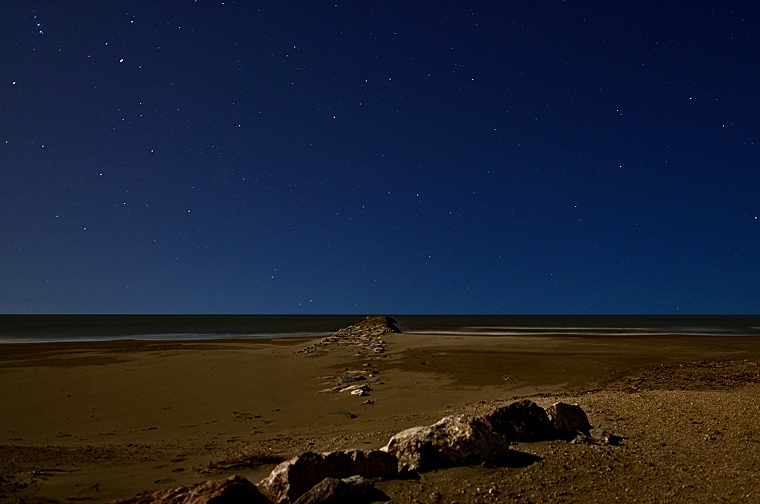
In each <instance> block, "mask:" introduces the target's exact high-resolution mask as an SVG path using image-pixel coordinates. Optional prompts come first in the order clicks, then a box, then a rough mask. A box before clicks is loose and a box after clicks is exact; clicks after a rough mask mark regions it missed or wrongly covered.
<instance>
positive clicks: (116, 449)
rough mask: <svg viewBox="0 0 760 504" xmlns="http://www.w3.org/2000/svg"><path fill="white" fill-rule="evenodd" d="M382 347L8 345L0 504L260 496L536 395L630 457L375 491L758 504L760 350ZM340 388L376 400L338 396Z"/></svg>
mask: <svg viewBox="0 0 760 504" xmlns="http://www.w3.org/2000/svg"><path fill="white" fill-rule="evenodd" d="M382 339H383V340H384V342H385V348H384V353H378V354H376V355H370V356H367V355H362V356H357V352H356V349H355V348H354V347H353V346H351V345H347V346H340V345H332V346H329V347H325V349H324V351H323V352H322V353H319V354H305V353H303V352H300V353H299V350H302V349H304V348H306V347H309V346H310V345H311V344H312V343H314V341H313V340H312V341H309V340H302V339H283V340H263V341H252V340H248V341H243V340H236V341H223V342H202V343H199V342H192V343H190V342H188V343H177V342H149V343H148V342H129V341H125V342H108V343H67V344H24V345H15V344H8V345H2V346H0V405H2V407H0V500H2V501H8V502H14V501H16V502H78V501H86V502H105V501H109V500H114V499H123V498H128V497H131V496H134V495H137V494H139V493H143V492H148V491H154V490H158V489H161V488H171V487H177V486H180V485H187V484H191V483H195V482H199V481H203V480H208V479H217V478H222V477H226V476H230V475H232V474H240V475H242V476H245V477H247V478H248V479H250V480H251V481H253V482H258V481H260V480H261V479H262V478H264V477H265V476H266V475H267V474H268V473H269V471H271V469H272V468H273V467H274V465H275V464H276V463H278V462H279V461H281V460H284V459H287V458H289V457H291V456H294V455H297V454H299V453H301V452H303V451H306V450H311V451H327V450H334V449H348V448H362V449H368V448H379V447H381V446H383V445H384V444H385V443H386V442H387V441H388V439H389V438H390V436H391V435H392V434H394V433H395V432H398V431H400V430H403V429H405V428H408V427H411V426H414V425H426V424H430V423H433V422H434V421H436V420H438V419H439V418H441V417H442V416H445V415H449V414H454V413H478V414H479V413H484V412H486V411H488V410H489V409H492V408H493V407H495V406H498V405H503V404H506V403H508V402H510V401H511V400H513V399H515V398H522V397H530V398H532V399H534V400H535V401H536V402H538V403H539V404H540V405H542V406H547V405H549V404H551V403H553V402H556V401H557V400H563V401H567V402H574V403H578V404H580V405H581V406H582V407H583V408H584V409H585V410H586V412H587V413H588V416H589V420H590V421H591V423H592V424H593V425H594V426H599V427H602V428H604V429H606V430H607V431H609V432H611V433H613V434H616V435H619V436H622V437H623V440H622V442H621V444H620V445H619V446H596V445H587V444H573V443H568V442H564V441H556V442H542V443H534V444H520V445H518V446H516V447H515V449H516V451H515V455H516V456H515V457H513V460H512V463H510V464H508V465H507V466H504V467H483V466H475V467H463V468H454V469H445V470H438V471H433V472H429V473H425V474H422V475H421V476H420V477H419V479H406V480H393V481H382V482H379V483H377V485H376V486H377V487H378V488H379V489H380V490H382V491H383V492H384V493H385V494H386V495H387V496H388V497H389V498H390V499H391V501H392V502H447V503H449V502H459V503H467V502H612V501H618V502H760V493H759V492H758V485H757V482H758V481H760V420H758V418H760V366H758V363H760V338H757V337H725V336H722V337H707V336H698V337H697V336H695V337H690V336H670V337H668V336H657V337H595V338H592V337H587V338H586V337H570V336H562V335H557V336H540V337H474V336H440V335H419V334H386V335H383V337H382ZM341 377H343V379H344V380H350V379H361V378H357V377H362V378H364V379H363V380H362V383H364V384H369V385H370V386H371V390H370V391H368V395H366V396H359V395H351V394H350V393H346V392H336V391H335V390H334V389H335V387H336V384H340V381H341ZM352 377H353V378H352ZM344 385H345V384H344Z"/></svg>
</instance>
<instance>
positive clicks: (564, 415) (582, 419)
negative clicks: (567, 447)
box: [546, 402, 591, 439]
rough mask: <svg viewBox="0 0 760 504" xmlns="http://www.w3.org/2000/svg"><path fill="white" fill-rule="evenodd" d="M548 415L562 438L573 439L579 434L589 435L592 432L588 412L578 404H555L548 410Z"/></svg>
mask: <svg viewBox="0 0 760 504" xmlns="http://www.w3.org/2000/svg"><path fill="white" fill-rule="evenodd" d="M546 414H547V416H548V417H549V421H550V422H551V424H552V426H553V427H554V429H555V430H556V431H557V434H558V435H559V436H560V437H563V438H567V439H573V438H574V437H575V436H576V435H577V434H578V433H581V434H585V435H588V433H589V431H590V430H591V424H590V423H589V421H588V417H587V416H586V412H585V411H583V408H581V407H580V406H578V405H577V404H567V403H563V402H558V403H554V404H552V405H551V406H549V407H548V408H546Z"/></svg>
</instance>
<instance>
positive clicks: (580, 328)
mask: <svg viewBox="0 0 760 504" xmlns="http://www.w3.org/2000/svg"><path fill="white" fill-rule="evenodd" d="M391 316H392V317H393V318H394V319H395V320H396V321H397V325H398V327H399V329H401V331H402V332H405V333H422V334H457V335H480V336H496V337H498V336H526V335H533V336H546V335H573V336H584V335H588V336H591V335H596V336H635V335H642V336H643V335H658V334H663V335H664V334H693V335H711V336H720V335H727V336H728V335H747V336H750V335H752V336H760V315H398V316H396V315H391ZM361 318H362V316H361V315H0V343H23V342H29V343H32V342H57V341H108V340H124V339H135V340H177V341H182V340H218V339H229V338H249V339H255V338H284V337H319V336H325V335H328V334H332V333H333V332H335V331H337V330H338V329H340V328H341V327H345V326H348V325H351V324H353V323H354V322H356V321H358V320H359V319H361Z"/></svg>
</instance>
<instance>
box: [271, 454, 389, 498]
mask: <svg viewBox="0 0 760 504" xmlns="http://www.w3.org/2000/svg"><path fill="white" fill-rule="evenodd" d="M397 467H398V460H397V459H396V457H395V456H394V455H392V454H390V453H387V452H385V451H380V450H373V451H363V450H349V451H337V452H331V453H321V454H320V453H313V452H305V453H302V454H301V455H299V456H297V457H294V458H292V459H290V460H287V461H285V462H283V463H281V464H280V465H278V466H277V467H275V468H274V469H273V470H272V472H271V473H270V474H269V476H268V477H267V478H265V479H264V480H262V481H261V482H260V483H259V488H260V489H261V491H262V492H263V493H264V494H265V495H266V496H267V497H269V498H270V499H271V500H272V501H274V502H275V503H278V504H285V503H291V502H295V500H296V499H298V498H299V497H300V496H301V495H303V494H304V493H306V492H307V491H309V490H310V489H311V488H312V487H313V486H314V485H316V484H317V483H319V482H321V481H322V480H324V479H325V478H337V479H342V478H347V477H349V476H356V475H358V476H363V477H365V478H392V477H394V476H396V474H397Z"/></svg>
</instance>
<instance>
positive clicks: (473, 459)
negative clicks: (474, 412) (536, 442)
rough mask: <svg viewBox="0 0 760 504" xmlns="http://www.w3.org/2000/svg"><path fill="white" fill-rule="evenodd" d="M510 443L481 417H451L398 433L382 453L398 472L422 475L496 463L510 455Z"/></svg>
mask: <svg viewBox="0 0 760 504" xmlns="http://www.w3.org/2000/svg"><path fill="white" fill-rule="evenodd" d="M509 444H510V443H509V440H508V439H507V438H505V437H504V436H500V435H498V434H497V433H495V432H493V431H492V430H491V429H490V428H489V426H488V425H487V424H486V423H485V422H484V421H483V419H482V418H481V417H475V416H471V415H453V416H447V417H444V418H442V419H441V420H439V421H438V422H436V423H434V424H433V425H430V426H427V427H412V428H411V429H407V430H405V431H401V432H399V433H398V434H396V435H395V436H393V437H392V438H391V439H390V441H389V442H388V444H387V445H386V446H385V447H384V448H383V450H385V451H387V452H388V453H392V454H393V455H395V456H396V457H397V458H398V463H399V470H400V471H419V472H425V471H430V470H433V469H438V468H443V467H455V466H464V465H472V464H480V463H482V462H490V461H496V460H498V459H499V458H502V457H503V456H505V455H506V454H507V453H508V452H509Z"/></svg>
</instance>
